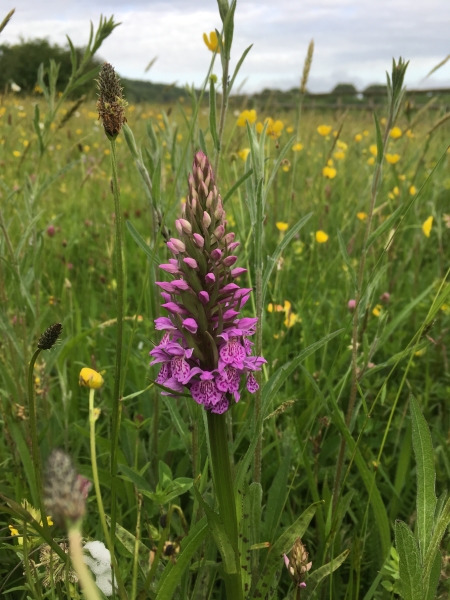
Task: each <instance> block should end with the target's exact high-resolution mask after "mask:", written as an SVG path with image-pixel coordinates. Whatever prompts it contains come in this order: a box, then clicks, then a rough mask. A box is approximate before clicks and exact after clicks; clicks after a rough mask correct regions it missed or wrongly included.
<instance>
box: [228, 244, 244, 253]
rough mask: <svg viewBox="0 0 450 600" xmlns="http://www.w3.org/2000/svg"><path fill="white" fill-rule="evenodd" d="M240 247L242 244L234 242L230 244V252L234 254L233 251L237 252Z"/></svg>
mask: <svg viewBox="0 0 450 600" xmlns="http://www.w3.org/2000/svg"><path fill="white" fill-rule="evenodd" d="M240 245H241V243H240V242H233V243H232V244H230V245H229V246H228V250H229V251H230V252H233V251H234V250H236V248H238V247H239V246H240Z"/></svg>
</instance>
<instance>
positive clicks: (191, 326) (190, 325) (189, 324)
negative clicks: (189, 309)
mask: <svg viewBox="0 0 450 600" xmlns="http://www.w3.org/2000/svg"><path fill="white" fill-rule="evenodd" d="M183 327H184V328H185V329H187V330H188V331H190V332H191V333H197V329H198V324H197V321H196V320H195V319H185V320H184V321H183Z"/></svg>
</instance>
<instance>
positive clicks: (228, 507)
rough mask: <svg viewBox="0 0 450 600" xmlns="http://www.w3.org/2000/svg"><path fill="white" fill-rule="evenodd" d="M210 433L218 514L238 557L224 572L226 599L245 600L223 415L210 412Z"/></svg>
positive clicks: (234, 499)
mask: <svg viewBox="0 0 450 600" xmlns="http://www.w3.org/2000/svg"><path fill="white" fill-rule="evenodd" d="M207 417H208V436H209V445H210V449H211V461H212V465H211V466H212V472H213V480H214V489H215V494H216V499H217V502H218V504H219V514H220V517H221V519H222V522H223V524H224V527H225V531H226V532H227V534H228V537H229V539H230V542H231V546H232V547H233V550H234V553H235V557H236V570H237V572H236V573H234V574H225V578H224V579H225V585H226V588H227V598H229V599H230V600H243V598H244V596H243V593H242V578H241V564H240V560H239V545H238V540H239V529H238V521H237V513H236V498H235V494H234V486H233V477H232V474H231V464H230V456H229V452H228V440H227V426H226V419H225V416H224V415H216V414H214V413H212V412H211V411H207Z"/></svg>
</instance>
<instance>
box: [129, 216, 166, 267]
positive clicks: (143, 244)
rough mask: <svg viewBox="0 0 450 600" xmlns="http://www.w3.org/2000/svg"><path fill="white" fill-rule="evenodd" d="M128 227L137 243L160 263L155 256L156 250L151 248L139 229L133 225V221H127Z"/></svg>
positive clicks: (156, 262)
mask: <svg viewBox="0 0 450 600" xmlns="http://www.w3.org/2000/svg"><path fill="white" fill-rule="evenodd" d="M126 223H127V229H128V231H129V232H130V233H131V237H132V238H133V239H134V241H135V242H136V244H137V245H138V246H139V248H141V249H142V250H143V251H144V252H145V254H146V255H147V256H148V257H149V258H150V260H151V261H153V262H154V263H155V264H156V265H159V259H158V258H157V256H155V252H154V251H153V250H152V249H151V248H150V246H149V245H148V244H147V242H146V241H145V240H144V239H143V237H142V236H141V234H140V233H139V231H138V230H137V229H136V227H135V226H134V225H133V223H132V222H131V221H127V222H126Z"/></svg>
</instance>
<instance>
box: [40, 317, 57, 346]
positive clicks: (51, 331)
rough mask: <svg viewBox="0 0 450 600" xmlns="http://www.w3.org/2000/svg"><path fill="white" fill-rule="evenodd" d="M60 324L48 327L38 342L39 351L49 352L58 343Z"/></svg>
mask: <svg viewBox="0 0 450 600" xmlns="http://www.w3.org/2000/svg"><path fill="white" fill-rule="evenodd" d="M62 328H63V327H62V325H61V323H53V325H50V327H47V329H46V330H45V331H44V333H43V334H42V335H41V337H40V338H39V341H38V348H39V349H40V350H50V348H53V346H54V345H55V344H56V342H57V341H58V338H59V336H60V335H61V331H62Z"/></svg>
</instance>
